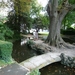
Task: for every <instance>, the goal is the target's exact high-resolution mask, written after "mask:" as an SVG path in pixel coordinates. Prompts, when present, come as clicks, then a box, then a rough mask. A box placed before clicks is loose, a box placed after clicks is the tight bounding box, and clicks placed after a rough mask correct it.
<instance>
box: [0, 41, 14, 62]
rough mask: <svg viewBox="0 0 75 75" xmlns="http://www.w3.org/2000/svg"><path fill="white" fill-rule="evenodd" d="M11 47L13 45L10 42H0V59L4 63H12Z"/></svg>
mask: <svg viewBox="0 0 75 75" xmlns="http://www.w3.org/2000/svg"><path fill="white" fill-rule="evenodd" d="M12 46H13V44H12V43H11V42H7V41H2V40H0V59H2V60H4V61H5V62H11V61H12V56H11V54H12Z"/></svg>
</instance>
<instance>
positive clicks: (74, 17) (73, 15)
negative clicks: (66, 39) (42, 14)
mask: <svg viewBox="0 0 75 75" xmlns="http://www.w3.org/2000/svg"><path fill="white" fill-rule="evenodd" d="M62 23H63V24H62V25H65V26H66V27H67V28H70V27H71V25H72V24H73V23H75V11H70V12H69V13H68V14H67V15H66V16H65V18H64V20H63V22H62Z"/></svg>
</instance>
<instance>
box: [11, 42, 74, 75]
mask: <svg viewBox="0 0 75 75" xmlns="http://www.w3.org/2000/svg"><path fill="white" fill-rule="evenodd" d="M37 55H40V53H38V52H36V51H33V50H31V49H29V48H28V47H27V45H26V44H23V45H21V41H16V42H14V43H13V52H12V57H13V59H14V60H15V61H17V62H18V63H20V62H22V61H24V60H26V59H28V58H30V57H33V56H37ZM39 71H40V72H41V75H75V68H70V67H67V66H64V65H62V64H61V63H60V62H57V63H53V64H50V65H48V66H46V67H44V68H42V69H40V70H39Z"/></svg>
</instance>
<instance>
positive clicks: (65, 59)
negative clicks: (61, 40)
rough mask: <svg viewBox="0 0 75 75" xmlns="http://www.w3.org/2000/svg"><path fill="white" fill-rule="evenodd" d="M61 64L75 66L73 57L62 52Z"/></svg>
mask: <svg viewBox="0 0 75 75" xmlns="http://www.w3.org/2000/svg"><path fill="white" fill-rule="evenodd" d="M60 57H61V64H63V65H66V66H69V67H72V68H73V67H75V58H74V57H70V56H67V55H65V54H64V53H61V55H60Z"/></svg>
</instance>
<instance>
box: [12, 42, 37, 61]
mask: <svg viewBox="0 0 75 75" xmlns="http://www.w3.org/2000/svg"><path fill="white" fill-rule="evenodd" d="M35 55H37V53H36V52H34V51H33V50H31V49H29V48H28V47H27V46H26V44H24V43H21V41H16V42H14V43H13V52H12V57H13V58H14V60H15V61H17V62H22V61H24V60H26V59H28V58H30V57H32V56H35Z"/></svg>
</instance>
